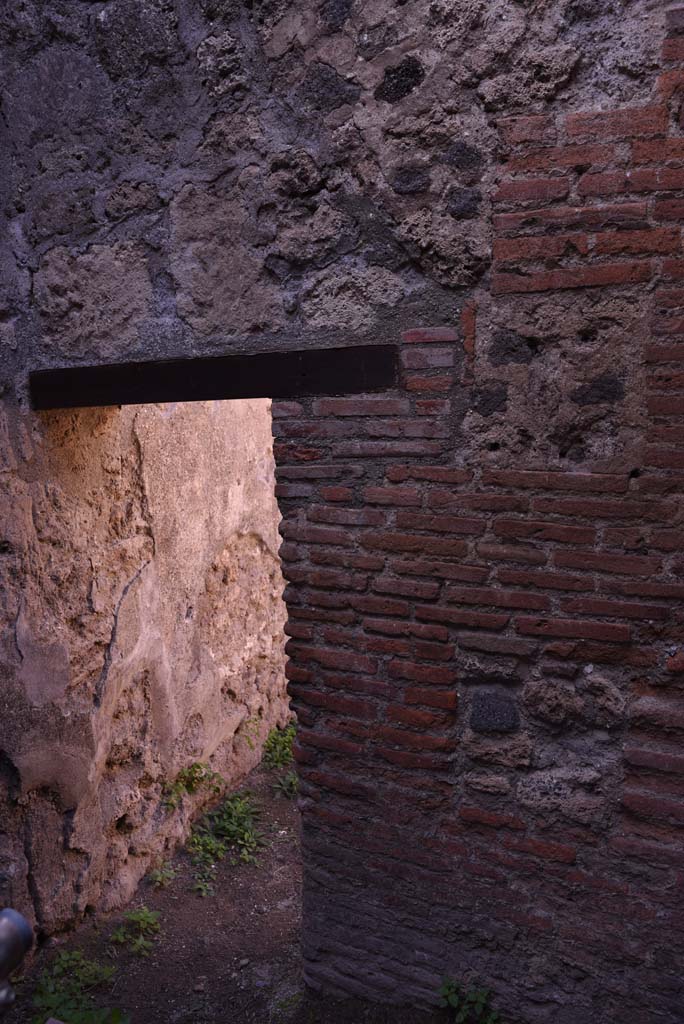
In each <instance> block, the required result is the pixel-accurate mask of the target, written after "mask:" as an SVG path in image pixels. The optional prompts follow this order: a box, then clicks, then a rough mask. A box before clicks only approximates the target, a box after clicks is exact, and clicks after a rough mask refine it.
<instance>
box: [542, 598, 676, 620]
mask: <svg viewBox="0 0 684 1024" xmlns="http://www.w3.org/2000/svg"><path fill="white" fill-rule="evenodd" d="M561 608H562V610H563V611H564V612H571V613H575V614H578V615H604V616H606V617H607V618H617V619H666V618H667V617H668V616H669V614H670V609H669V608H667V607H666V606H664V605H658V604H638V603H637V602H626V601H608V600H603V599H602V598H597V597H569V598H565V599H564V600H562V601H561Z"/></svg>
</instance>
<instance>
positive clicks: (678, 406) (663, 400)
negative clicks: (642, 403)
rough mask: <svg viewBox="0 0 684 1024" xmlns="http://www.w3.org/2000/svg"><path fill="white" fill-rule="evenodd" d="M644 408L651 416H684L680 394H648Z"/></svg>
mask: <svg viewBox="0 0 684 1024" xmlns="http://www.w3.org/2000/svg"><path fill="white" fill-rule="evenodd" d="M646 408H647V410H648V412H649V413H650V415H651V416H684V397H682V396H681V395H649V396H648V398H647V399H646Z"/></svg>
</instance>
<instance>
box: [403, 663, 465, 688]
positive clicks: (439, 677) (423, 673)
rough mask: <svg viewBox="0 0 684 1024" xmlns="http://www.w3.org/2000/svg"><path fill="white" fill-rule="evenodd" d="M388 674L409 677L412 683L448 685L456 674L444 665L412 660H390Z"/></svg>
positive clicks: (454, 678) (455, 677)
mask: <svg viewBox="0 0 684 1024" xmlns="http://www.w3.org/2000/svg"><path fill="white" fill-rule="evenodd" d="M388 669H389V674H390V675H391V676H392V677H393V678H394V679H410V680H412V681H413V682H414V683H431V684H433V685H435V686H450V685H451V684H452V683H455V682H456V679H457V678H458V674H457V673H456V672H455V671H454V669H452V668H447V667H446V666H444V665H422V664H419V663H417V662H414V661H400V660H396V661H390V663H389V666H388Z"/></svg>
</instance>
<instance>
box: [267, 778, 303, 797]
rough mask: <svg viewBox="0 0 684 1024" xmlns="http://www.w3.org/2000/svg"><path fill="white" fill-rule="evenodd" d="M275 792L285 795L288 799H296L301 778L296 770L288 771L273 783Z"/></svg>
mask: <svg viewBox="0 0 684 1024" xmlns="http://www.w3.org/2000/svg"><path fill="white" fill-rule="evenodd" d="M273 792H274V793H275V794H276V795H279V796H284V797H286V798H287V799H288V800H294V799H295V797H296V796H297V793H298V792H299V779H298V778H297V773H296V772H286V773H285V775H281V776H280V778H279V779H276V780H275V782H274V783H273Z"/></svg>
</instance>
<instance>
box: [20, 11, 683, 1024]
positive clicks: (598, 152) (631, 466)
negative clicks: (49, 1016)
mask: <svg viewBox="0 0 684 1024" xmlns="http://www.w3.org/2000/svg"><path fill="white" fill-rule="evenodd" d="M683 25H684V19H683V18H682V12H681V8H680V7H678V6H677V5H676V4H669V3H666V4H663V3H662V2H660V0H631V2H628V0H534V2H528V3H521V2H519V0H494V2H492V0H464V2H463V3H460V4H454V3H452V2H451V0H449V2H443V0H409V2H407V3H396V4H389V3H387V2H386V0H371V2H367V3H359V2H354V0H351V2H346V0H340V2H333V3H330V2H327V0H325V2H322V3H320V4H309V3H307V4H304V3H300V2H295V3H292V0H289V2H287V3H285V2H284V0H260V2H253V3H240V2H237V0H200V2H199V3H197V2H194V0H144V2H142V3H134V2H133V0H109V2H104V0H103V2H97V0H94V2H92V3H89V2H78V3H73V2H69V3H67V2H66V0H65V2H60V0H52V2H50V3H48V4H45V3H37V2H34V0H23V2H22V3H20V4H18V5H12V7H11V8H9V9H8V8H5V9H4V10H3V11H2V12H0V37H1V38H2V41H3V44H4V46H5V47H6V48H7V51H8V53H9V56H8V59H7V60H6V61H5V62H4V63H3V64H2V71H1V74H2V78H3V84H4V86H5V89H4V97H5V98H4V102H3V116H4V122H3V125H4V130H5V131H6V132H7V135H8V143H9V144H8V146H6V147H0V170H2V172H3V173H2V174H0V181H1V182H2V183H3V187H4V193H3V205H2V209H3V215H4V216H5V217H6V219H7V232H6V233H5V234H4V235H3V236H2V245H3V246H4V248H3V254H2V257H1V258H2V261H3V263H2V265H3V274H2V277H1V278H0V282H1V285H0V287H2V290H3V291H2V300H1V301H2V305H1V306H0V337H1V338H2V344H3V346H4V347H3V357H4V358H3V362H2V370H3V380H4V385H5V388H6V390H5V393H4V395H3V407H4V413H5V421H4V422H6V428H5V426H3V425H2V424H0V429H2V430H5V429H6V431H7V436H8V437H9V438H10V439H11V447H8V446H5V447H4V451H5V456H4V458H5V468H6V471H7V473H6V478H7V479H8V480H11V481H12V480H15V479H16V478H17V477H21V474H22V473H23V474H24V475H25V476H27V477H31V474H33V476H32V477H31V478H32V479H35V481H36V482H37V483H44V482H45V478H44V476H43V475H42V472H43V471H42V469H41V468H40V465H38V464H37V465H36V469H35V471H34V470H30V469H26V468H25V467H23V465H22V462H21V460H22V459H24V458H25V456H24V455H22V452H23V451H24V446H25V444H26V443H27V440H28V439H30V438H31V436H32V433H33V431H35V430H36V429H37V427H36V424H37V423H38V424H44V423H45V421H44V420H42V419H41V420H38V421H36V420H35V419H33V418H31V416H30V414H28V412H27V411H26V406H25V386H26V371H27V369H28V368H39V367H49V366H51V365H60V364H61V363H63V362H64V361H65V359H68V361H69V362H70V363H75V362H83V363H91V362H100V363H106V362H107V361H110V360H113V359H126V360H129V359H135V358H138V357H139V358H144V359H149V358H155V357H165V356H188V357H191V356H192V355H193V354H195V353H197V352H201V353H203V354H211V353H224V352H227V351H236V352H237V351H240V352H254V351H257V350H264V349H288V348H298V349H299V348H302V347H305V346H330V345H353V344H359V343H362V342H366V341H368V342H381V341H382V342H385V341H387V342H392V343H396V344H400V345H401V357H402V365H403V376H402V381H401V386H400V387H399V388H397V389H396V391H393V392H390V393H388V394H386V395H382V396H373V397H372V398H371V397H363V396H361V397H357V398H354V399H353V400H350V399H345V398H340V397H332V398H326V397H321V398H320V399H318V400H314V401H312V402H308V401H307V402H299V403H298V402H288V403H279V404H278V406H277V408H276V409H275V413H276V420H275V422H276V430H277V443H276V446H275V456H276V461H277V464H278V467H279V474H280V478H279V483H278V497H279V501H280V504H281V508H282V510H283V512H284V515H285V520H284V523H283V534H284V537H285V543H284V545H283V548H282V557H283V560H284V564H285V568H286V576H287V578H288V581H289V587H288V590H287V603H288V613H289V623H288V626H287V629H288V632H289V633H290V635H291V637H292V641H293V642H292V644H291V648H290V656H291V662H290V668H289V673H290V676H291V679H292V684H293V685H292V695H293V698H294V701H295V704H296V707H297V710H298V714H299V719H300V722H301V729H300V745H299V752H298V753H299V758H300V770H301V776H302V792H303V795H304V834H305V845H304V855H305V914H304V943H305V946H304V948H305V957H306V963H307V978H308V980H309V982H310V983H311V984H314V985H318V986H321V987H325V988H327V989H329V990H332V991H343V992H357V993H361V994H365V995H370V996H371V997H373V998H377V999H382V1000H411V1001H414V1002H426V1001H429V1000H430V999H431V998H433V996H434V990H435V987H436V985H437V983H438V981H439V978H440V976H441V975H442V974H444V973H451V974H453V975H455V976H464V975H465V976H467V977H469V978H472V979H473V980H477V982H481V983H485V984H488V985H489V986H490V987H492V988H493V989H494V991H495V992H496V995H497V1000H498V1002H499V1004H500V1005H501V1006H502V1008H503V1010H504V1011H505V1013H506V1014H507V1015H508V1017H509V1018H510V1019H511V1020H513V1021H517V1020H521V1021H523V1020H524V1021H525V1022H526V1024H537V1022H539V1024H550V1022H551V1021H553V1024H577V1022H578V1021H581V1022H582V1024H584V1022H585V1021H588V1020H601V1021H604V1020H605V1021H606V1022H613V1021H615V1022H616V1024H617V1022H618V1021H620V1022H622V1021H623V1020H629V1021H635V1022H636V1021H637V1020H638V1021H639V1022H640V1024H662V1022H663V1021H665V1022H667V1024H678V1021H679V1018H680V1017H681V1002H682V982H681V978H680V976H679V967H678V958H679V956H680V954H681V950H682V935H681V897H680V893H679V888H680V887H679V885H678V875H677V871H678V865H679V859H680V857H681V840H680V838H679V826H680V824H681V820H682V808H681V800H680V798H681V772H682V765H681V757H680V756H679V754H678V753H677V744H678V742H679V738H680V735H681V721H682V717H681V687H680V686H679V682H678V681H679V680H680V679H681V671H682V652H681V649H680V648H681V627H682V623H681V610H680V604H679V603H680V602H681V598H682V596H683V592H682V585H681V570H682V559H681V549H682V539H681V490H682V486H683V483H682V474H681V469H682V463H681V452H680V451H679V446H680V444H681V439H682V434H681V423H680V419H681V408H682V406H681V398H682V395H681V391H682V385H681V373H680V366H681V361H682V353H681V338H682V336H684V332H683V331H682V324H681V310H682V308H684V307H683V306H682V301H683V300H682V295H681V288H680V284H681V280H682V266H681V263H682V260H681V228H680V226H679V219H680V218H681V212H682V195H683V194H684V179H683V178H682V170H681V162H682V150H681V118H680V109H679V105H680V96H681V86H682V64H683V62H684V47H683V46H682V35H681V32H682V27H683ZM664 39H665V44H664V47H663V45H662V44H663V40H664ZM46 83H49V86H48V85H47V84H46ZM116 282H119V286H118V287H114V284H115V283H116ZM125 293H128V294H129V296H130V299H129V301H128V302H123V301H121V297H122V295H123V294H125ZM83 415H86V414H83ZM88 415H90V414H88ZM94 422H98V423H99V422H100V421H99V420H95V421H94ZM40 429H41V430H44V429H46V427H45V426H41V427H40ZM22 479H23V477H22ZM22 500H23V499H22V497H21V495H20V494H17V496H16V498H15V499H14V501H15V503H16V505H17V507H18V508H21V507H22V506H21V502H22ZM67 513H68V515H67ZM74 514H75V513H74V512H73V510H71V509H67V508H66V506H65V507H64V508H63V509H60V510H58V513H55V512H53V513H52V515H51V521H50V529H49V531H47V532H46V536H48V537H49V536H50V535H52V534H54V535H55V536H60V530H61V531H64V529H65V526H64V524H65V523H66V522H67V518H68V516H73V515H74ZM79 514H84V513H80V512H79ZM139 516H142V511H140V512H138V511H137V506H133V507H132V509H131V518H130V519H129V518H126V517H124V520H123V522H122V524H121V525H120V526H119V527H117V528H118V529H120V530H121V531H122V537H124V538H125V539H126V540H127V541H128V546H127V547H126V546H125V545H124V546H123V547H122V548H121V549H117V550H119V556H118V557H120V558H122V559H125V558H128V559H130V558H131V553H130V552H131V551H132V550H133V547H134V543H135V544H137V545H139V547H140V551H141V554H140V555H139V556H137V557H140V558H144V557H146V555H145V551H144V549H145V545H146V544H147V543H148V542H147V541H146V539H145V532H144V529H143V530H142V531H141V534H142V539H140V538H138V539H136V540H135V542H133V541H132V540H131V539H130V536H129V535H130V532H131V531H133V532H135V526H134V524H135V522H136V521H137V520H136V517H139ZM37 522H38V524H39V525H40V519H39V518H38V520H37ZM112 529H114V526H113V527H112ZM136 537H137V533H136ZM136 550H137V549H136ZM221 550H223V548H222V549H221ZM126 552H128V554H127V553H126ZM217 557H218V561H217V562H216V570H215V572H213V574H212V575H211V579H210V582H209V584H208V586H209V588H210V589H211V588H212V587H214V586H215V585H216V584H217V581H218V579H219V577H220V576H221V573H222V572H223V566H224V564H225V565H227V563H225V562H224V561H223V558H222V556H220V553H219V555H218V556H217ZM231 557H232V556H231ZM255 559H256V555H255V554H254V552H250V551H243V552H241V554H240V558H239V559H238V562H239V564H242V565H251V566H256V561H255ZM212 564H214V563H212ZM125 568H126V572H128V573H129V575H127V576H125V579H130V578H131V576H130V572H131V570H132V571H133V572H134V571H135V564H132V563H131V564H130V565H129V564H128V562H127V563H126V566H125ZM255 571H256V570H255ZM24 572H25V570H23V569H22V570H21V571H20V573H19V576H18V577H17V579H18V583H17V585H16V588H17V592H18V591H19V589H20V587H21V585H22V579H23V576H22V574H23V573H24ZM27 578H28V579H30V578H31V577H30V575H29V576H28V577H27ZM134 592H135V593H137V591H135V588H134ZM47 593H48V594H49V593H50V590H49V588H48V590H47ZM197 607H198V611H197V614H198V615H200V614H201V612H200V606H199V605H198V606H197ZM19 611H20V609H19V608H16V609H15V615H14V616H13V617H12V619H11V620H10V621H11V622H12V623H13V624H15V623H16V624H17V627H18V628H19V630H20V631H21V630H23V629H25V628H26V627H25V626H24V620H23V619H22V618H21V617H20V615H19ZM134 612H135V607H134V606H132V611H131V614H132V617H133V621H135V614H134ZM64 621H65V622H66V623H67V625H68V626H69V628H70V629H71V630H72V631H73V632H75V633H78V630H77V629H76V625H77V623H76V612H75V611H74V612H73V613H72V616H71V618H67V619H65V620H64ZM130 621H131V620H129V623H130ZM89 628H90V627H89ZM131 628H132V627H131ZM27 635H28V637H29V640H30V637H31V636H32V634H31V633H30V632H28V633H27ZM122 635H123V634H122ZM22 636H23V634H22ZM59 640H60V638H59V637H57V638H56V639H55V638H53V639H51V642H54V643H55V645H56V646H55V649H54V651H51V653H50V657H51V661H54V664H55V665H56V667H57V670H56V672H55V674H54V676H53V677H52V678H53V679H54V683H53V685H54V686H55V689H57V688H58V686H59V685H61V684H60V682H59V680H60V674H59V671H58V669H59V665H60V660H59V658H60V651H59ZM24 642H25V645H26V646H27V650H28V649H29V647H28V645H27V644H26V641H24ZM84 642H85V641H84ZM15 679H16V675H15V674H11V676H10V685H11V686H14V685H16V682H15ZM8 692H9V691H8ZM65 728H66V726H65ZM3 765H4V766H5V767H4V768H3V771H5V774H6V775H7V779H8V782H9V783H10V784H11V785H13V786H15V788H16V785H18V782H19V776H18V775H17V769H16V767H15V765H14V763H13V762H12V761H11V759H9V760H7V761H3ZM42 813H43V815H44V816H46V815H48V811H47V810H44V811H43V812H42ZM49 813H53V812H49ZM41 820H42V819H41ZM45 820H46V821H47V817H45ZM34 831H35V834H37V833H38V832H39V831H40V830H39V829H35V830H34ZM74 871H76V868H74Z"/></svg>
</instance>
